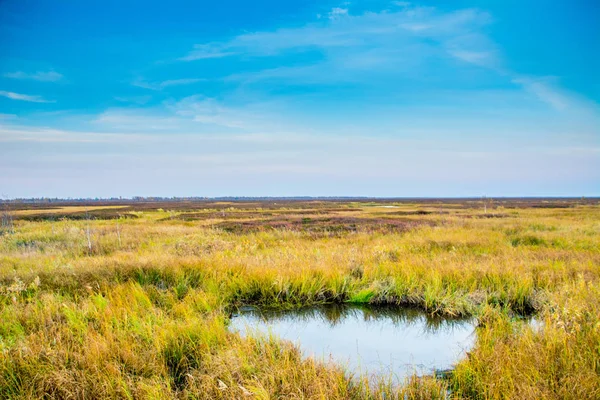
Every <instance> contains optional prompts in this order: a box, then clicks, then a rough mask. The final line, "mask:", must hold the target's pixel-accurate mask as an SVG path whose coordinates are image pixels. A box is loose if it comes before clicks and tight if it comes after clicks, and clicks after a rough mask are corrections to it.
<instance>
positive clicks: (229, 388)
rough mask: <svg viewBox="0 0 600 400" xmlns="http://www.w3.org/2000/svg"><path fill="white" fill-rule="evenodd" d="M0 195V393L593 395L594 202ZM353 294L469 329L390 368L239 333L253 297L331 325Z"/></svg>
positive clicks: (599, 257)
mask: <svg viewBox="0 0 600 400" xmlns="http://www.w3.org/2000/svg"><path fill="white" fill-rule="evenodd" d="M3 207H4V208H3V209H4V211H3V213H4V214H3V216H4V218H3V221H4V223H3V227H2V229H3V231H2V235H1V236H0V283H1V286H0V398H9V399H33V398H69V399H88V398H89V399H91V398H109V397H110V398H156V399H171V398H186V399H215V398H222V399H233V398H256V399H276V398H286V399H363V398H364V399H394V398H396V399H425V398H426V399H448V398H457V399H501V398H515V399H516V398H519V399H539V398H546V399H593V398H598V397H600V203H599V201H598V200H597V199H499V200H490V199H483V200H482V199H455V200H452V199H446V200H433V199H429V200H428V199H425V200H416V199H410V200H409V199H397V200H394V199H390V200H377V199H373V200H366V199H355V200H352V199H343V200H302V201H300V200H297V201H293V200H274V199H273V200H264V199H263V200H260V201H250V200H246V201H187V202H186V201H171V202H164V201H163V202H152V201H144V202H142V201H138V202H126V201H122V202H116V201H115V202H104V203H103V202H89V203H81V202H71V203H68V202H60V203H46V204H26V203H19V202H16V201H12V202H5V203H4V204H3ZM323 307H324V308H323ZM348 307H350V309H351V310H359V311H358V312H359V313H360V314H359V317H357V318H359V319H360V320H362V323H365V324H368V323H369V321H373V322H376V321H377V320H379V319H382V318H383V319H385V318H392V319H393V318H396V322H395V323H397V324H398V323H407V322H410V321H413V322H414V321H417V320H418V321H421V322H423V323H425V322H424V321H428V323H427V324H426V325H429V329H430V330H432V331H435V329H438V328H439V326H438V325H444V324H447V325H452V324H453V321H455V322H454V323H459V324H460V321H465V320H468V321H472V324H473V326H472V328H471V329H470V331H469V332H471V331H472V336H471V339H470V341H471V343H470V345H469V348H468V351H464V352H463V353H461V355H460V356H458V357H457V358H456V359H455V360H453V361H452V363H451V365H450V366H445V368H444V373H443V374H438V373H435V372H431V371H430V372H429V373H428V372H420V373H419V372H417V370H415V372H414V373H412V374H410V373H409V374H407V375H406V376H403V377H402V379H394V378H393V377H392V376H390V375H386V374H385V373H379V374H375V375H373V374H371V375H369V374H361V373H359V372H357V371H356V370H355V369H352V368H350V366H349V365H347V364H346V363H344V362H336V360H328V359H327V357H319V356H317V355H311V354H308V353H307V352H306V351H305V350H304V349H303V344H302V339H300V341H294V340H286V339H285V338H282V337H280V336H278V335H277V332H263V333H262V334H261V333H259V332H254V333H252V332H246V333H242V332H240V330H239V329H234V325H235V324H236V318H240V314H241V313H243V310H248V309H251V310H258V312H260V313H270V315H276V316H277V315H279V316H280V317H276V318H275V319H276V320H277V318H279V319H280V320H281V315H285V314H286V313H296V314H297V315H300V314H302V312H301V311H300V310H307V309H308V310H317V311H309V312H308V317H306V315H307V314H306V312H305V313H304V315H305V316H304V318H308V319H310V318H314V317H315V313H316V314H317V316H318V315H320V316H321V318H323V316H326V317H327V318H325V319H326V320H327V321H329V323H330V324H335V323H336V321H337V320H339V319H343V318H344V313H346V314H347V311H345V312H342V311H339V310H344V309H346V310H347V308H348ZM357 307H358V308H357ZM318 310H321V311H318ZM322 310H330V311H328V312H325V311H322ZM331 310H334V312H333V315H331ZM335 310H338V311H335ZM355 312H356V311H355ZM298 313H300V314H298ZM340 313H341V314H340ZM363 313H364V315H363ZM381 313H382V314H381ZM386 313H387V314H386ZM398 313H399V314H398ZM367 314H369V315H367ZM351 315H354V317H356V315H355V314H351ZM394 315H400V317H393V316H394ZM411 316H412V317H411ZM354 317H353V318H354ZM531 320H534V322H535V323H531ZM398 321H399V322H398ZM456 321H458V322H456ZM351 331H352V329H351V330H350V331H349V332H351ZM394 337H396V336H394V335H392V339H390V342H389V343H388V346H389V348H392V349H393V348H395V346H396V344H394V341H393V338H394ZM362 340H363V343H364V341H365V338H364V333H363V336H362ZM373 340H378V339H377V336H376V335H375V334H374V335H373ZM402 343H403V340H402V336H399V335H398V342H397V346H398V347H400V346H402ZM366 344H368V337H367V343H366ZM450 345H451V344H450V343H448V346H450ZM382 359H385V357H382ZM407 362H410V361H409V360H408V361H407Z"/></svg>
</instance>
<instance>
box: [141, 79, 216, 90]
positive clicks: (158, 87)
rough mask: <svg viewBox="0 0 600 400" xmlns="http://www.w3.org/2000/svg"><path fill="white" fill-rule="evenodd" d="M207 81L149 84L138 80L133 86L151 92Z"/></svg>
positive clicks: (174, 80)
mask: <svg viewBox="0 0 600 400" xmlns="http://www.w3.org/2000/svg"><path fill="white" fill-rule="evenodd" d="M204 81H206V79H202V78H187V79H168V80H165V81H162V82H147V81H145V80H143V79H141V78H137V79H136V80H134V81H133V82H132V83H131V84H132V85H133V86H137V87H141V88H144V89H150V90H163V89H164V88H167V87H171V86H182V85H191V84H194V83H198V82H204Z"/></svg>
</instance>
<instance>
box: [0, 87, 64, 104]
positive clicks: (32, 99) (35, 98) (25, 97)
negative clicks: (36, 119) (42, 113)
mask: <svg viewBox="0 0 600 400" xmlns="http://www.w3.org/2000/svg"><path fill="white" fill-rule="evenodd" d="M0 96H3V97H8V98H9V99H13V100H21V101H29V102H33V103H54V101H52V100H45V99H44V98H43V97H41V96H32V95H27V94H21V93H15V92H6V91H4V90H0Z"/></svg>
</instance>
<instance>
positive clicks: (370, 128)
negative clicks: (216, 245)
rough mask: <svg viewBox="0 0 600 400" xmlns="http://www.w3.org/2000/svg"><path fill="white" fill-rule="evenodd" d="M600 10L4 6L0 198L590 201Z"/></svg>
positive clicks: (21, 1) (535, 6)
mask: <svg viewBox="0 0 600 400" xmlns="http://www.w3.org/2000/svg"><path fill="white" fill-rule="evenodd" d="M599 26H600V3H598V2H597V1H594V0H574V1H567V0H564V1H559V0H555V1H515V0H503V1H500V0H498V1H495V0H492V1H461V0H457V1H423V2H404V1H374V0H373V1H369V0H365V1H349V2H327V1H309V0H306V1H291V0H290V1H253V2H246V1H231V0H229V1H220V2H203V1H177V0H172V1H169V2H154V1H146V2H141V1H129V2H127V1H104V2H85V1H75V0H72V1H67V0H65V1H60V2H56V1H33V0H27V1H26V0H4V1H2V2H0V193H2V194H4V195H6V196H8V197H30V196H35V197H38V196H49V197H54V196H57V197H88V196H89V197H109V196H124V197H128V196H135V195H142V196H146V195H158V196H189V195H197V196H225V195H246V196H261V195H271V196H294V195H314V196H318V195H327V196H335V195H360V196H387V197H390V196H399V197H402V196H481V195H487V196H544V195H546V196H581V195H586V196H592V195H600V105H599V104H600V74H598V71H600V52H599V51H598V49H599V48H600V28H599Z"/></svg>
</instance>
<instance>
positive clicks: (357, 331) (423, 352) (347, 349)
mask: <svg viewBox="0 0 600 400" xmlns="http://www.w3.org/2000/svg"><path fill="white" fill-rule="evenodd" d="M231 329H232V330H233V331H235V332H239V333H240V334H241V335H265V334H273V335H275V336H277V337H279V338H281V339H284V340H289V341H291V342H293V343H295V344H296V345H297V346H298V347H299V348H300V349H301V350H302V352H303V354H304V355H305V356H307V357H309V356H310V357H316V358H318V359H321V360H324V361H333V362H337V363H340V364H343V365H345V366H346V367H347V368H348V369H349V371H351V372H353V373H354V374H355V375H368V376H381V377H391V378H392V380H393V381H394V382H396V383H400V382H402V381H403V380H404V378H405V377H407V376H409V375H411V374H413V373H415V372H416V373H417V374H429V373H433V372H434V371H443V370H448V369H451V368H452V366H453V365H454V364H455V363H456V362H457V361H459V360H460V359H461V358H462V357H464V355H465V352H466V351H468V350H469V349H470V348H471V346H472V345H473V343H474V340H475V326H474V320H470V319H461V320H457V319H444V318H439V317H431V316H429V315H427V314H425V313H424V312H422V311H419V310H416V309H411V308H388V307H364V306H350V305H330V306H323V307H313V308H305V309H300V310H294V311H278V312H274V311H270V312H269V311H264V310H263V311H261V310H258V309H255V308H243V309H241V310H239V312H238V313H237V314H234V316H233V318H232V319H231Z"/></svg>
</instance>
